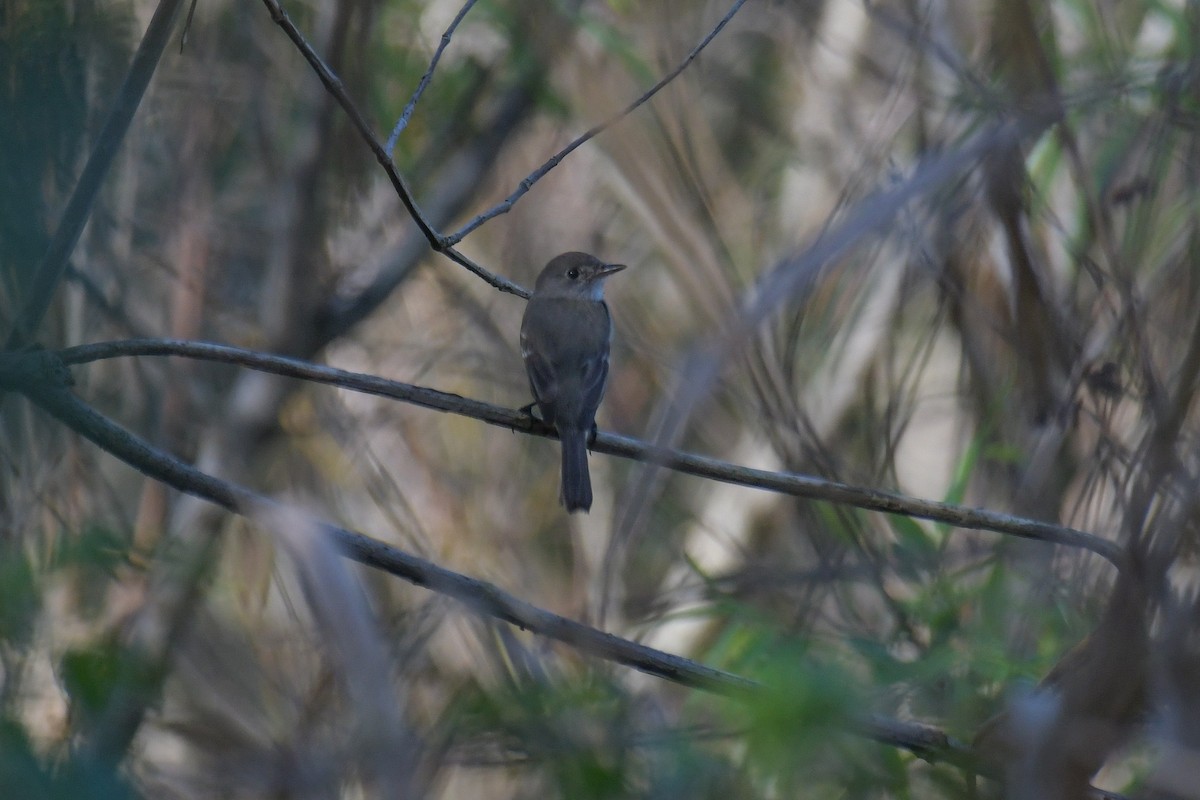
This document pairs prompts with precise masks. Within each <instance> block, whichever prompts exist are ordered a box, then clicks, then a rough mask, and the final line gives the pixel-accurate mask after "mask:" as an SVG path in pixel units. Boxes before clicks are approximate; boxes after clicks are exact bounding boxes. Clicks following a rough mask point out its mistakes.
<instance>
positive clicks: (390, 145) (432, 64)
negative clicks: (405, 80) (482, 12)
mask: <svg viewBox="0 0 1200 800" xmlns="http://www.w3.org/2000/svg"><path fill="white" fill-rule="evenodd" d="M477 2H478V0H467V2H466V3H464V4H463V7H462V8H460V9H459V10H458V14H456V15H455V17H454V21H453V22H451V23H450V27H448V28H446V32H445V33H443V34H442V41H441V42H440V43H439V44H438V47H437V50H435V51H434V53H433V58H431V59H430V60H429V69H427V70H425V74H424V75H422V76H421V81H420V83H418V84H417V89H416V91H414V92H413V96H412V98H411V99H410V100H409V101H408V104H407V105H406V106H404V111H403V112H402V113H401V114H400V119H398V120H396V127H394V128H392V134H391V136H389V137H388V140H387V144H385V145H384V149H385V150H386V151H387V152H388V153H389V154H390V153H391V152H392V151H393V150H395V149H396V140H397V139H399V138H400V134H401V133H403V132H404V129H405V128H407V127H408V120H409V117H411V116H412V113H413V109H414V108H416V107H417V103H418V102H419V101H420V100H421V95H423V94H425V89H426V87H428V86H429V82H430V81H431V80H433V71H434V70H435V69H437V65H438V62H439V61H441V60H442V53H444V52H445V51H446V48H447V47H449V46H450V38H451V37H452V36H454V31H455V30H456V29H457V28H458V26H459V23H461V22H462V21H463V19H464V18H465V17H466V16H467V14H468V13H470V11H471V8H472V7H474V5H475V3H477Z"/></svg>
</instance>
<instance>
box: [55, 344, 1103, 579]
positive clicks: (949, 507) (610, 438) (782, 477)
mask: <svg viewBox="0 0 1200 800" xmlns="http://www.w3.org/2000/svg"><path fill="white" fill-rule="evenodd" d="M58 356H59V357H60V358H61V359H62V361H63V363H65V364H84V363H87V362H90V361H98V360H101V359H108V358H118V357H123V356H184V357H187V358H196V359H201V360H205V361H218V362H223V363H227V364H237V365H239V366H244V367H249V368H251V369H257V370H261V371H263V372H270V373H273V374H276V375H283V376H285V377H291V378H299V379H302V380H308V381H313V382H315V383H323V384H327V385H330V386H337V387H339V388H343V389H349V390H351V391H356V392H363V393H366V394H373V395H378V396H380V397H388V398H391V399H394V400H402V401H404V402H406V403H412V404H414V405H418V406H422V407H424V408H430V409H435V410H438V411H447V412H450V413H453V414H459V415H461V416H465V417H471V418H472V419H477V420H480V421H482V422H486V423H488V424H491V425H497V426H499V427H503V428H508V429H510V430H513V431H520V432H522V433H531V434H534V435H537V436H545V437H548V438H556V437H557V433H556V432H555V430H554V428H552V427H550V426H548V425H546V424H544V423H542V422H540V421H539V420H536V419H534V418H533V417H531V416H529V415H527V414H523V413H521V412H518V411H514V410H512V409H509V408H505V407H503V406H496V405H492V404H490V403H483V402H480V401H478V400H472V399H470V398H466V397H461V396H460V395H456V394H449V393H447V392H439V391H437V390H436V389H430V388H427V387H423V386H414V385H412V384H407V383H400V382H398V381H391V380H387V379H385V378H380V377H377V376H375V375H365V374H362V373H356V372H348V371H346V370H340V369H335V368H334V367H326V366H321V365H318V364H310V363H308V362H305V361H300V360H297V359H292V358H285V357H282V356H273V355H267V354H264V353H257V352H254V351H252V350H244V349H241V348H237V347H229V346H226V345H219V344H211V343H207V342H187V341H177V340H171V339H135V340H127V341H116V342H100V343H96V344H87V345H80V346H78V347H71V348H68V349H66V350H62V351H60V352H59V353H58ZM592 449H593V450H595V451H597V452H601V453H607V454H609V455H614V456H620V457H622V458H629V459H632V460H635V461H644V462H650V463H654V464H658V465H660V466H664V467H668V468H670V469H674V470H676V471H678V472H683V473H687V474H689V475H695V476H697V477H700V478H708V479H710V480H717V481H721V482H723V483H731V484H735V485H739V486H747V487H750V488H753V489H763V490H765V491H771V492H778V493H780V494H787V495H792V496H793V497H802V498H805V499H808V500H825V501H828V502H833V503H841V504H845V505H849V506H854V507H856V508H862V509H866V510H869V511H881V512H883V513H885V514H897V515H902V516H909V517H918V518H920V519H927V520H932V521H934V522H941V523H945V524H948V525H952V526H954V527H956V528H968V529H972V530H986V531H992V532H994V533H1002V534H1007V535H1009V536H1019V537H1021V538H1024V539H1036V540H1039V541H1044V542H1049V543H1052V544H1059V545H1064V546H1067V547H1077V548H1081V549H1084V550H1087V551H1089V552H1092V553H1095V554H1097V555H1099V556H1101V557H1102V558H1104V559H1106V560H1107V561H1109V562H1111V563H1112V564H1113V565H1114V566H1116V567H1117V568H1118V569H1121V568H1122V567H1123V565H1124V558H1125V557H1124V554H1123V552H1122V550H1121V548H1120V547H1118V546H1117V545H1116V544H1115V543H1113V542H1111V541H1109V540H1107V539H1104V538H1101V537H1099V536H1096V535H1095V534H1091V533H1085V532H1084V531H1080V530H1076V529H1074V528H1068V527H1065V526H1062V525H1053V524H1051V523H1048V522H1039V521H1037V520H1032V519H1027V518H1024V517H1017V516H1012V515H1010V514H1002V513H999V512H996V511H989V510H987V509H980V508H966V507H964V506H958V505H954V504H951V503H939V502H936V501H933V500H920V499H917V498H912V497H906V496H904V495H901V494H897V493H894V492H883V491H878V490H875V489H866V488H862V487H859V486H851V485H849V484H845V483H839V482H837V481H830V480H825V479H823V478H816V477H812V476H810V475H800V474H797V473H793V472H769V471H767V470H761V469H751V468H750V467H743V466H740V465H737V464H730V463H729V462H726V461H721V460H719V459H715V458H709V457H707V456H700V455H695V454H692V453H684V452H680V451H678V450H672V449H669V448H665V447H660V446H657V445H654V444H651V443H648V442H644V441H641V440H638V439H634V438H631V437H627V436H618V435H616V434H612V433H599V434H597V436H596V438H595V441H594V442H593V444H592Z"/></svg>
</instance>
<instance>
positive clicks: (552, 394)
mask: <svg viewBox="0 0 1200 800" xmlns="http://www.w3.org/2000/svg"><path fill="white" fill-rule="evenodd" d="M521 358H523V359H524V360H525V372H526V373H527V374H528V375H529V388H530V390H532V391H533V399H534V400H536V401H537V403H538V405H539V406H542V410H543V411H545V410H546V406H548V405H549V406H553V405H554V401H555V399H556V398H557V397H558V379H557V378H555V376H554V368H553V367H552V366H551V365H550V362H549V361H547V360H546V359H545V358H543V357H542V356H541V355H540V354H538V353H536V352H534V350H533V349H532V348H530V347H529V346H528V342H527V340H526V336H525V331H523V330H522V331H521Z"/></svg>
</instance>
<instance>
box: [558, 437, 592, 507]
mask: <svg viewBox="0 0 1200 800" xmlns="http://www.w3.org/2000/svg"><path fill="white" fill-rule="evenodd" d="M587 437H588V432H587V431H580V430H571V429H569V428H568V429H567V430H560V431H559V438H560V439H561V440H562V495H561V497H560V498H559V499H560V500H562V504H563V505H564V506H566V507H567V512H568V513H572V512H575V511H590V510H591V508H592V479H591V476H589V475H588V462H587Z"/></svg>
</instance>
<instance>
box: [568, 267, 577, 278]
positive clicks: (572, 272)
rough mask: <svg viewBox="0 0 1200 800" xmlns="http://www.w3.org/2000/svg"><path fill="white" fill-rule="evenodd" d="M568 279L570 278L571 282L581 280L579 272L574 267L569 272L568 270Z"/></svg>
mask: <svg viewBox="0 0 1200 800" xmlns="http://www.w3.org/2000/svg"><path fill="white" fill-rule="evenodd" d="M567 277H568V278H570V279H571V280H578V279H579V270H577V269H575V268H574V267H571V268H570V269H569V270H567Z"/></svg>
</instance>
